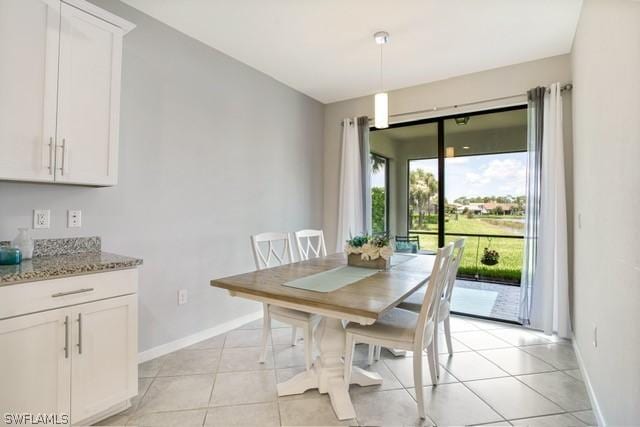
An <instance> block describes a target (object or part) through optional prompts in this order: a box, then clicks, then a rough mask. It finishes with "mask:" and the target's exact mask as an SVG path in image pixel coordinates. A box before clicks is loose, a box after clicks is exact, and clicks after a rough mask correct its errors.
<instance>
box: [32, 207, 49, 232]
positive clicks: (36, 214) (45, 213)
mask: <svg viewBox="0 0 640 427" xmlns="http://www.w3.org/2000/svg"><path fill="white" fill-rule="evenodd" d="M50 226H51V211H50V210H49V209H34V210H33V228H49V227H50Z"/></svg>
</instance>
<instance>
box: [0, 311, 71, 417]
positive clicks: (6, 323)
mask: <svg viewBox="0 0 640 427" xmlns="http://www.w3.org/2000/svg"><path fill="white" fill-rule="evenodd" d="M70 322H71V313H70V312H69V310H65V309H58V310H50V311H45V312H42V313H35V314H31V315H28V316H20V317H16V318H13V319H7V320H3V321H0V349H1V351H0V378H2V385H1V386H0V413H2V414H3V416H4V413H5V412H10V413H33V412H34V410H36V412H35V413H47V414H49V413H51V414H67V415H68V414H69V410H70V402H71V400H70V399H71V394H70V393H71V388H70V387H71V381H70V378H71V353H70V350H71V348H70V345H71V344H70V341H69V333H70V327H71V323H70ZM16 424H17V423H16Z"/></svg>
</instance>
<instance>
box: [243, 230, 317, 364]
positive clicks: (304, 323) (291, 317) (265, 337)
mask: <svg viewBox="0 0 640 427" xmlns="http://www.w3.org/2000/svg"><path fill="white" fill-rule="evenodd" d="M251 246H252V247H253V256H254V260H255V263H256V268H257V269H258V270H262V269H264V268H270V267H274V266H278V265H283V264H288V263H290V262H293V249H292V245H291V236H290V235H289V233H262V234H256V235H254V236H251ZM263 310H264V317H263V326H262V342H261V346H262V351H261V352H260V363H264V361H265V358H266V352H267V345H268V344H269V337H270V336H271V319H275V320H278V321H280V322H282V323H286V324H287V325H291V345H296V330H297V328H302V330H303V337H304V351H305V364H306V366H307V369H310V368H311V365H312V363H313V361H312V352H313V347H312V342H313V325H314V323H315V322H316V321H317V316H315V315H313V314H310V313H305V312H304V311H298V310H293V309H290V308H285V307H278V306H275V305H271V304H266V303H265V304H263Z"/></svg>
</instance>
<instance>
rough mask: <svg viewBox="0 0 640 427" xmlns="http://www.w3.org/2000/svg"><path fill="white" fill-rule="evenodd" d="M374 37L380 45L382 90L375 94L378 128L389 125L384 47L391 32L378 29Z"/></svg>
mask: <svg viewBox="0 0 640 427" xmlns="http://www.w3.org/2000/svg"><path fill="white" fill-rule="evenodd" d="M373 39H374V40H375V41H376V43H377V44H378V45H380V92H378V93H376V94H375V96H374V111H375V118H374V126H375V127H376V128H378V129H384V128H388V127H389V96H388V95H387V93H386V92H384V86H383V81H382V48H383V46H384V45H385V44H387V43H388V42H389V33H387V32H386V31H378V32H377V33H375V34H374V35H373Z"/></svg>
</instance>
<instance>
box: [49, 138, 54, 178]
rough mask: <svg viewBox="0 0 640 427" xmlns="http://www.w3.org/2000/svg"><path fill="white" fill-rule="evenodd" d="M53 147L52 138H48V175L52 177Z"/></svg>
mask: <svg viewBox="0 0 640 427" xmlns="http://www.w3.org/2000/svg"><path fill="white" fill-rule="evenodd" d="M54 148H55V145H54V144H53V137H52V136H50V137H49V175H53V159H54V158H55V152H54Z"/></svg>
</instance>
